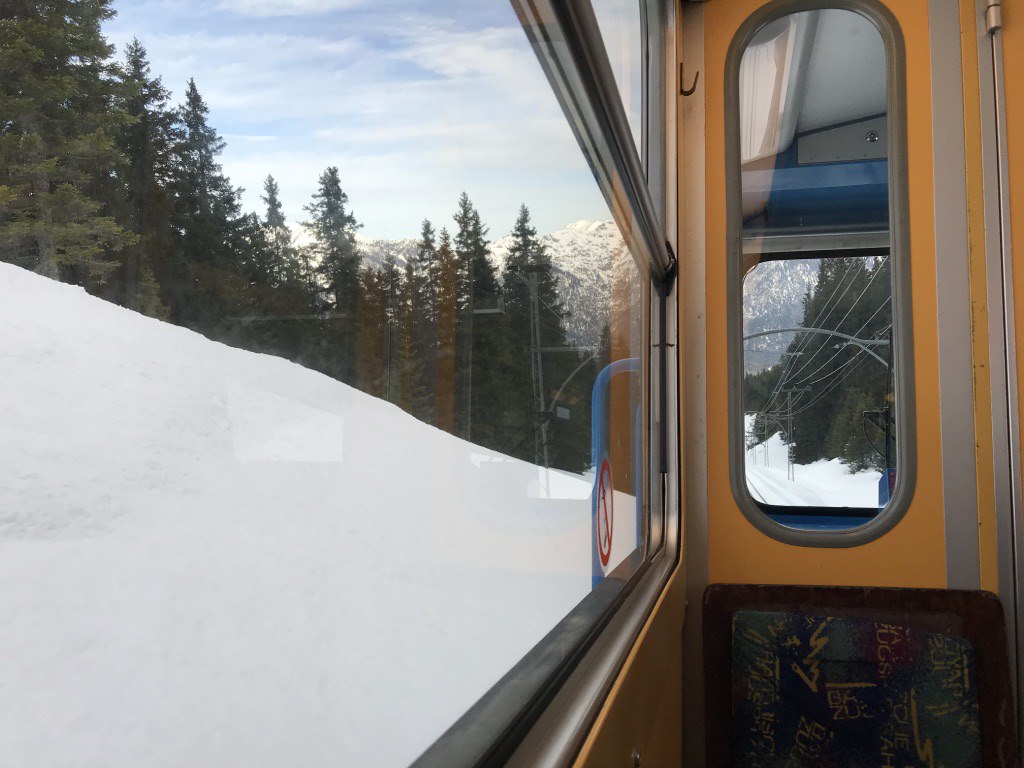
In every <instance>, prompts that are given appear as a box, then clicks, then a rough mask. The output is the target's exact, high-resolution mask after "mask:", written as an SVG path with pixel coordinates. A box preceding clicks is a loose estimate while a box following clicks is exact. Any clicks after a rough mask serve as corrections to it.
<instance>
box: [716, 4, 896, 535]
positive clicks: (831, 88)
mask: <svg viewBox="0 0 1024 768" xmlns="http://www.w3.org/2000/svg"><path fill="white" fill-rule="evenodd" d="M866 7H868V8H872V7H873V6H866ZM750 26H751V28H749V29H747V31H746V33H745V34H744V33H742V32H741V36H742V41H743V42H742V46H741V48H739V49H734V53H735V56H734V67H733V74H734V77H735V79H734V81H733V86H734V98H735V105H734V108H735V114H734V117H735V120H736V125H735V132H734V136H733V137H732V140H733V144H734V146H733V147H732V152H733V165H734V167H735V168H736V171H737V174H736V175H737V176H738V182H739V184H738V188H737V190H736V195H735V196H734V200H733V208H734V214H733V215H734V218H733V219H732V221H733V223H734V225H735V226H737V227H738V228H739V229H740V233H741V236H740V237H739V238H737V242H738V243H739V245H738V248H737V252H736V253H734V254H733V259H734V261H735V269H734V270H733V272H732V274H734V276H735V279H734V287H733V290H734V293H733V294H732V295H733V296H734V303H735V305H736V314H735V315H734V317H735V318H736V319H735V322H734V326H733V327H734V328H735V329H736V332H735V334H734V335H735V336H739V337H740V338H736V339H734V343H736V344H737V345H738V354H736V355H735V356H734V361H733V366H734V370H733V374H732V375H733V376H734V377H735V378H734V381H735V380H738V386H737V390H738V392H737V396H736V397H735V399H734V402H733V410H734V414H733V426H732V429H733V432H734V434H733V440H734V452H733V464H734V467H733V480H734V482H733V485H734V490H735V492H736V495H737V498H738V500H739V502H740V503H741V506H743V507H744V509H745V511H746V512H747V513H748V516H751V517H752V518H753V519H755V522H757V523H758V524H759V525H761V526H762V527H764V528H766V529H767V530H769V531H771V532H774V533H780V532H782V531H784V530H786V529H805V530H812V531H818V532H822V533H824V534H826V536H825V538H820V537H819V538H817V539H815V540H816V541H827V540H828V538H827V534H828V533H830V532H837V531H847V532H849V531H852V530H855V529H860V530H863V529H864V528H865V527H866V526H869V524H870V523H871V522H872V521H873V520H875V519H876V518H879V516H880V513H881V512H883V511H885V510H887V509H892V508H895V507H896V506H898V505H897V504H894V496H895V492H896V489H897V487H898V486H903V487H905V486H906V485H907V484H906V483H905V482H901V481H902V480H903V478H902V475H903V471H904V468H905V465H904V458H905V456H906V455H907V450H908V448H909V446H908V445H907V440H906V434H907V427H908V425H907V423H906V422H907V420H908V416H907V415H906V414H907V407H906V406H907V404H906V403H905V402H904V393H905V391H906V390H905V388H901V386H903V387H905V384H906V381H907V378H908V376H909V370H907V369H908V368H909V366H908V365H907V364H906V359H907V357H906V354H905V353H904V350H905V348H906V347H907V346H908V344H909V341H908V327H906V325H905V324H904V322H903V318H904V317H905V316H906V314H905V311H906V308H905V280H906V264H905V263H904V257H903V254H902V247H901V246H900V243H899V237H900V233H899V232H894V230H893V225H894V223H895V222H898V221H899V219H898V218H896V217H893V216H892V215H891V214H890V212H891V211H892V210H893V208H894V204H895V202H896V201H894V197H898V196H899V195H898V193H897V194H895V195H894V185H893V181H892V180H893V178H894V175H895V174H894V166H895V165H896V163H895V159H896V158H894V149H893V148H894V146H896V142H895V141H894V131H895V132H899V131H901V130H902V127H901V122H900V120H899V118H898V115H897V114H895V113H894V111H893V109H892V108H891V105H892V104H893V103H894V99H895V97H896V96H898V95H899V94H894V93H892V92H890V82H891V81H892V78H890V73H891V72H892V71H893V67H894V61H893V56H894V52H893V50H892V48H893V46H887V44H886V40H885V38H883V34H882V32H883V30H886V29H889V30H890V31H891V28H887V27H886V25H885V23H884V20H883V19H878V18H874V17H872V16H869V15H867V14H866V13H861V12H858V11H854V10H841V9H835V8H821V9H818V10H809V11H803V12H799V13H791V14H787V15H783V16H776V17H774V18H766V19H761V20H760V21H759V22H757V23H754V24H751V25H750ZM739 39H741V38H740V37H738V40H739ZM734 178H736V177H735V176H734ZM901 312H902V314H901ZM907 469H909V467H907ZM766 521H770V524H768V525H766V524H765V523H766ZM797 540H798V541H799V540H801V539H799V538H798V539H797ZM803 540H804V541H807V539H803ZM851 541H852V540H851Z"/></svg>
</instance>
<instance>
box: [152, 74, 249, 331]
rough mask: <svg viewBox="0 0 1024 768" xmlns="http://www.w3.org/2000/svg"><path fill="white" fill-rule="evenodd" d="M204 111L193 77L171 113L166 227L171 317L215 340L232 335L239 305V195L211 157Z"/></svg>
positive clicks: (216, 145)
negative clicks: (174, 134) (169, 249)
mask: <svg viewBox="0 0 1024 768" xmlns="http://www.w3.org/2000/svg"><path fill="white" fill-rule="evenodd" d="M209 112H210V110H209V107H207V105H206V102H205V101H204V100H203V98H202V96H201V95H200V93H199V89H198V87H197V86H196V83H195V80H189V82H188V89H187V91H186V94H185V102H184V104H182V106H181V107H180V108H179V109H178V112H177V114H176V131H177V141H176V144H175V146H174V152H173V158H174V161H173V165H172V176H173V178H172V190H173V194H174V200H173V210H172V216H171V226H172V232H173V242H172V249H173V252H174V257H173V259H174V266H173V269H172V270H171V272H172V274H171V280H170V286H169V290H168V291H167V293H168V294H169V297H170V299H171V300H170V302H169V303H170V304H171V318H172V320H173V321H174V322H176V323H178V324H181V325H188V326H189V327H192V328H196V329H197V330H200V331H203V332H205V333H207V334H210V335H213V336H215V337H217V338H222V339H223V338H225V337H226V336H227V337H229V338H230V337H232V336H233V335H234V329H233V325H232V321H231V320H230V319H229V318H230V317H231V316H233V315H237V314H238V313H240V312H243V311H244V307H245V305H246V304H247V301H246V299H245V298H244V296H243V295H242V294H243V293H244V292H245V285H244V283H243V278H242V275H241V273H242V271H243V269H244V264H243V262H244V260H245V257H244V255H242V254H239V253H238V248H239V246H240V243H242V242H244V236H243V237H241V238H240V237H239V231H238V230H239V228H240V227H241V225H242V224H243V222H242V215H241V206H240V204H239V196H240V194H241V190H238V189H235V188H233V187H232V186H231V184H230V182H229V181H228V179H227V177H226V176H224V174H223V172H222V170H221V166H220V164H219V163H218V162H217V158H218V156H219V155H220V154H221V153H222V152H223V151H224V140H223V139H221V137H220V135H219V134H218V133H217V131H216V129H214V128H213V127H212V126H211V125H210V124H209V122H208V117H209Z"/></svg>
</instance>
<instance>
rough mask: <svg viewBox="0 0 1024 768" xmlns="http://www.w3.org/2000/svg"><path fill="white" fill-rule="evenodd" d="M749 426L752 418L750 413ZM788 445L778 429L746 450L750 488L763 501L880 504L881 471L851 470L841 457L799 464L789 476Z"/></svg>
mask: <svg viewBox="0 0 1024 768" xmlns="http://www.w3.org/2000/svg"><path fill="white" fill-rule="evenodd" d="M746 421H747V429H748V430H749V429H750V426H751V424H752V418H751V417H750V416H748V417H747V419H746ZM788 456H789V446H787V445H786V443H785V442H784V441H783V439H782V435H781V434H779V433H778V432H776V433H775V434H774V435H772V436H771V437H770V438H768V440H766V441H765V442H763V443H760V444H758V445H756V446H754V447H753V448H749V449H747V452H746V474H747V488H748V489H749V490H750V495H751V496H753V497H754V499H755V500H757V501H760V502H762V503H764V504H779V505H782V506H792V507H830V506H834V507H865V508H867V507H877V506H878V480H879V478H880V477H881V476H882V475H881V473H880V472H876V471H873V470H866V471H864V472H850V471H849V469H848V468H847V467H846V466H844V465H843V463H842V462H841V461H840V460H839V459H820V460H819V461H816V462H814V463H813V464H797V465H796V466H795V467H794V477H795V479H794V480H790V479H789V469H788V460H789V459H788Z"/></svg>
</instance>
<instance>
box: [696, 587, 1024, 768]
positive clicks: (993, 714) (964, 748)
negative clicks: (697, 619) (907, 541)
mask: <svg viewBox="0 0 1024 768" xmlns="http://www.w3.org/2000/svg"><path fill="white" fill-rule="evenodd" d="M703 618H704V676H705V678H704V679H705V704H706V714H705V717H706V728H707V747H708V748H707V754H708V762H707V764H708V766H709V768H748V767H749V768H754V767H755V766H756V767H757V768H769V767H770V766H785V767H786V768H790V767H791V766H792V767H794V768H795V767H796V766H808V767H810V766H822V765H841V766H847V767H849V768H857V767H859V766H872V767H874V766H888V765H891V766H900V767H902V766H906V765H915V766H919V765H920V766H933V767H934V768H938V766H940V765H942V766H946V767H947V768H952V767H953V766H963V767H964V768H967V767H972V768H973V767H974V766H978V767H979V768H980V767H981V766H984V767H985V768H990V767H991V768H1004V767H1009V766H1017V765H1018V759H1017V733H1016V720H1015V718H1014V706H1013V699H1012V690H1011V684H1010V671H1009V666H1008V663H1007V654H1006V631H1005V625H1004V622H1003V611H1002V606H1001V605H1000V603H999V600H998V599H997V598H996V597H995V596H994V595H992V594H991V593H986V592H966V591H952V590H929V589H883V588H863V589H860V588H842V587H789V586H755V585H747V584H713V585H711V586H709V587H708V588H707V590H705V592H704V614H703Z"/></svg>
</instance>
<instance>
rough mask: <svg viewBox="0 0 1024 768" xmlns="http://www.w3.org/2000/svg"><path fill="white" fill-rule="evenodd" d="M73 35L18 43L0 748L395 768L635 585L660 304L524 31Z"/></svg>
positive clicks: (159, 11)
mask: <svg viewBox="0 0 1024 768" xmlns="http://www.w3.org/2000/svg"><path fill="white" fill-rule="evenodd" d="M61 9H62V10H61V11H60V12H58V11H55V10H53V8H52V4H46V3H22V2H15V3H13V4H12V3H6V4H4V6H3V9H2V10H0V334H2V335H3V343H2V345H0V346H2V349H3V352H2V356H3V360H4V365H3V370H4V375H3V376H2V377H0V393H2V396H0V403H3V405H0V408H2V409H3V421H4V425H5V428H4V431H3V433H2V437H0V459H2V463H3V466H4V477H5V480H4V481H3V482H2V483H0V510H2V512H0V581H2V582H3V583H5V584H10V585H14V584H16V585H19V586H18V588H17V589H5V590H2V591H0V614H2V615H3V617H4V627H5V628H4V631H3V632H0V657H2V658H3V659H4V660H5V664H4V667H5V672H4V675H3V687H4V695H3V697H0V699H2V703H0V712H2V714H3V722H4V726H3V728H0V752H2V753H3V754H4V756H5V760H6V761H9V762H11V763H14V764H24V765H69V764H78V763H83V762H86V763H92V764H97V765H105V766H113V767H117V766H137V765H247V766H280V765H308V766H316V765H323V766H328V765H329V766H336V765H374V766H402V765H407V764H408V763H410V762H411V761H412V760H414V759H415V758H416V757H417V755H419V754H420V753H421V752H422V751H423V750H424V749H425V748H426V747H428V746H429V745H430V744H431V743H432V742H433V741H434V740H435V739H436V738H437V737H438V736H440V735H441V733H442V732H443V731H444V730H445V729H446V728H448V727H449V726H450V725H451V724H452V723H453V722H454V721H455V720H456V719H457V718H458V717H460V716H461V715H462V714H463V713H464V712H465V711H466V710H467V709H468V708H469V707H470V706H472V705H473V704H474V702H476V700H477V699H478V698H479V697H480V696H481V695H482V694H483V693H484V692H486V691H487V690H488V689H489V688H490V687H491V686H492V685H493V684H494V683H495V682H496V681H498V680H499V679H500V678H501V677H502V676H503V675H504V674H505V673H506V672H507V671H508V670H509V669H510V668H511V667H512V666H513V665H514V664H515V663H516V662H517V661H518V660H519V659H521V658H522V656H523V655H524V654H525V653H526V652H527V651H528V650H529V649H530V648H531V647H532V646H534V644H536V643H537V642H538V641H539V640H541V638H543V637H544V636H545V635H546V634H547V633H548V632H549V631H550V630H551V629H552V628H553V627H554V626H555V625H556V624H557V623H558V622H559V621H560V620H561V619H562V618H563V617H565V616H566V615H567V614H568V613H569V612H570V611H572V610H573V608H574V607H575V606H577V604H579V603H580V601H581V600H582V599H584V598H585V597H586V596H587V595H588V593H589V592H590V591H591V590H592V588H593V587H594V586H595V584H597V583H598V582H599V581H601V579H603V578H604V577H605V576H606V575H607V574H609V573H611V572H612V571H613V570H615V569H617V568H618V571H617V575H625V576H628V575H629V574H630V571H629V568H631V567H633V566H632V563H634V561H635V560H636V559H637V558H635V557H632V558H631V557H630V555H631V554H633V553H636V552H637V551H639V552H640V554H641V555H642V554H643V553H644V543H645V541H646V528H647V520H646V516H645V511H644V510H645V509H646V506H645V505H646V501H645V493H644V490H643V488H644V483H643V479H644V477H643V467H644V466H645V461H644V458H643V455H644V450H645V448H644V446H645V444H646V441H645V440H644V439H643V436H644V434H645V429H646V428H645V426H644V425H645V424H646V423H647V421H648V414H647V412H646V410H645V408H646V404H645V400H644V397H643V393H644V392H645V386H644V383H643V379H644V376H645V373H644V372H645V370H646V357H645V355H646V351H645V350H646V349H647V346H648V345H647V344H646V342H645V337H644V334H645V326H646V317H647V305H646V297H645V294H646V285H647V282H646V278H645V277H644V276H643V275H646V273H645V272H641V271H639V270H638V267H637V265H636V263H635V260H634V258H633V257H632V255H631V254H630V252H629V250H628V249H627V247H626V245H625V243H624V241H623V238H622V236H621V235H620V232H619V230H618V229H617V227H616V225H615V224H614V223H613V222H612V216H611V214H610V213H609V210H608V208H607V206H606V204H605V202H604V199H603V197H602V195H601V193H600V191H599V189H598V188H597V185H596V183H595V181H594V178H593V176H592V174H591V171H590V168H589V165H588V163H587V161H586V160H585V158H584V157H583V156H582V154H581V152H580V150H579V148H578V146H577V144H576V141H575V139H574V137H573V134H572V131H571V130H570V128H569V126H568V125H567V124H566V122H565V120H564V118H563V116H562V113H561V110H560V108H559V105H558V103H557V101H556V99H555V97H554V95H553V93H552V92H551V89H550V87H549V85H548V82H547V80H546V78H545V76H544V74H543V72H542V71H541V68H540V66H539V65H538V63H537V60H536V57H535V55H534V53H533V51H532V50H531V48H530V45H529V42H528V40H527V37H526V36H525V35H524V34H523V30H522V29H521V27H520V25H519V22H518V21H517V19H516V16H515V14H514V13H513V11H512V9H511V8H510V7H509V4H508V3H507V2H504V0H494V1H493V2H478V1H477V0H472V1H470V0H445V1H444V2H439V1H438V0H429V1H428V0H420V1H419V2H405V1H403V2H401V3H398V2H380V3H369V4H367V3H347V2H332V3H319V2H316V3H311V2H299V1H298V0H275V1H274V2H252V1H251V0H223V1H222V2H219V3H209V2H199V0H183V1H182V2H175V3H138V2H131V1H130V0H70V1H69V2H67V3H63V4H61ZM630 71H632V70H630ZM629 93H630V97H631V98H632V97H633V96H634V95H635V94H634V92H633V91H630V92H629Z"/></svg>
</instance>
